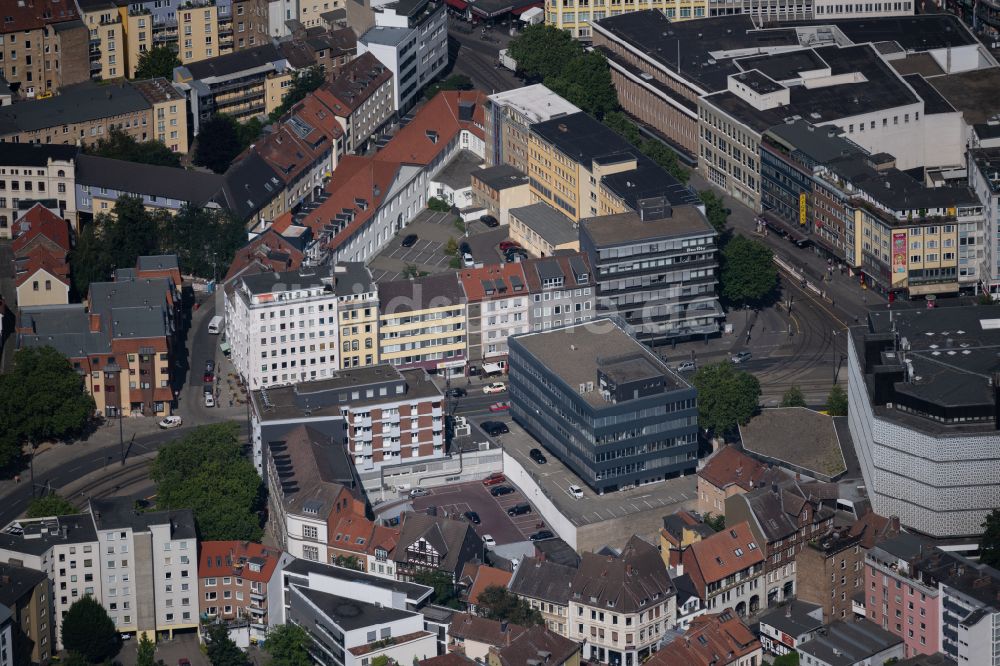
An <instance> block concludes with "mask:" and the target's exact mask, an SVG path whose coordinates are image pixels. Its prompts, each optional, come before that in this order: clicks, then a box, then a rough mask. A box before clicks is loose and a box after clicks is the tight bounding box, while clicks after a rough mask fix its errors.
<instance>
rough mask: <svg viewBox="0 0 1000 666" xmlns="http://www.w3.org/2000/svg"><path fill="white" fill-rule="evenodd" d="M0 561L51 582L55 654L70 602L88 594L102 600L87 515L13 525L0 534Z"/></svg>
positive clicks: (98, 565)
mask: <svg viewBox="0 0 1000 666" xmlns="http://www.w3.org/2000/svg"><path fill="white" fill-rule="evenodd" d="M0 561H3V562H7V563H10V564H16V565H18V566H23V567H30V568H32V569H38V570H39V571H44V572H45V573H46V574H47V575H48V577H49V580H51V581H52V596H53V599H52V604H51V608H52V621H53V622H54V623H55V627H54V629H55V630H54V632H53V633H54V635H55V639H56V649H57V650H61V649H62V617H63V615H64V614H65V613H66V611H68V610H69V607H70V606H72V605H73V602H75V601H77V600H78V599H80V598H81V597H83V596H86V595H88V594H89V595H91V596H93V597H94V598H95V599H101V598H102V594H101V592H102V590H101V555H100V548H99V547H98V542H97V532H96V530H95V529H94V521H93V520H91V518H90V516H89V515H88V514H80V515H75V516H60V517H58V518H35V519H21V520H16V521H14V522H13V523H11V524H10V525H8V526H7V527H5V528H4V529H3V530H2V531H0Z"/></svg>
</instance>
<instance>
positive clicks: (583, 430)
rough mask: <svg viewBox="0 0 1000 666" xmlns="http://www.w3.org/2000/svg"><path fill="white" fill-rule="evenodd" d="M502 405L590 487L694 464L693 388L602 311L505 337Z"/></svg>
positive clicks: (631, 482) (627, 482)
mask: <svg viewBox="0 0 1000 666" xmlns="http://www.w3.org/2000/svg"><path fill="white" fill-rule="evenodd" d="M508 347H509V350H510V351H509V357H508V369H509V379H510V387H509V388H510V398H511V413H512V414H513V416H514V420H515V421H516V422H517V423H518V424H520V425H521V426H522V427H524V428H525V430H527V431H528V432H529V433H530V434H531V435H532V436H533V437H535V439H537V440H538V441H539V442H541V443H542V445H544V446H545V447H546V448H547V449H549V450H550V451H552V453H553V454H554V455H557V456H558V457H559V459H560V460H562V461H563V463H564V464H566V465H567V466H568V467H569V468H570V469H572V470H573V472H574V473H575V474H576V475H577V476H579V477H580V479H582V480H583V481H584V482H585V483H586V484H587V485H589V486H590V487H591V488H593V489H594V490H595V491H596V492H610V491H614V490H618V489H623V488H629V487H632V486H635V485H639V484H642V483H650V482H654V481H658V480H662V479H669V478H674V477H677V476H680V475H682V474H688V473H692V472H694V468H695V465H696V463H697V457H698V456H697V441H696V440H697V425H696V423H695V421H696V418H695V414H696V412H697V407H696V403H697V399H696V392H695V390H694V388H692V387H691V385H690V384H688V383H687V382H686V381H684V380H683V379H682V378H680V377H679V376H677V375H676V374H674V373H673V372H672V371H671V370H669V369H668V368H667V366H666V364H664V362H663V361H662V360H661V359H660V358H659V357H658V356H656V355H655V354H653V353H651V352H650V351H649V349H647V348H646V347H645V346H643V345H642V344H640V343H639V342H638V341H636V339H635V338H634V337H632V336H630V335H629V334H628V333H626V332H625V330H624V329H623V328H622V327H621V326H620V325H619V323H617V322H615V321H614V320H611V319H599V320H595V321H593V322H585V323H581V324H573V325H572V326H564V327H562V328H558V329H552V330H550V331H542V332H537V333H535V332H532V333H529V334H526V335H520V336H517V337H515V338H511V339H510V340H508Z"/></svg>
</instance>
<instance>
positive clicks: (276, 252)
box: [223, 217, 303, 282]
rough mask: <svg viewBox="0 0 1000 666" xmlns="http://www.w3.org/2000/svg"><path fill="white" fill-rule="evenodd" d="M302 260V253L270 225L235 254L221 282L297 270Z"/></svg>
mask: <svg viewBox="0 0 1000 666" xmlns="http://www.w3.org/2000/svg"><path fill="white" fill-rule="evenodd" d="M278 219H279V220H280V219H281V218H278ZM289 219H290V217H289ZM302 258H303V254H302V252H301V251H300V250H299V249H298V248H297V247H295V246H294V245H292V244H291V243H289V242H288V241H287V240H286V239H284V238H282V237H281V235H280V234H279V233H277V231H276V230H275V228H274V225H272V226H271V228H270V229H268V230H267V231H265V232H263V233H262V234H260V235H258V236H257V237H256V238H254V239H253V240H252V241H250V242H249V243H247V244H246V245H244V246H243V247H242V248H241V249H240V250H238V251H237V252H236V256H235V257H233V263H231V264H230V265H229V270H228V271H227V272H226V277H225V280H223V282H229V281H230V280H232V279H233V278H235V277H237V276H239V275H253V274H256V273H263V272H265V271H275V272H278V271H294V270H298V268H299V266H301V265H302Z"/></svg>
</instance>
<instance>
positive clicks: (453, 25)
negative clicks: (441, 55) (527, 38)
mask: <svg viewBox="0 0 1000 666" xmlns="http://www.w3.org/2000/svg"><path fill="white" fill-rule="evenodd" d="M509 41H510V35H509V34H508V33H507V32H506V31H505V30H503V29H502V28H500V27H497V28H494V29H492V30H487V31H486V39H484V38H483V34H482V30H481V28H479V27H473V26H471V25H470V24H469V23H467V22H466V21H463V20H461V19H456V18H455V17H453V16H449V17H448V62H449V64H450V68H451V69H450V71H449V72H448V73H449V74H464V75H466V76H468V77H469V78H470V79H472V83H473V84H474V85H475V87H476V88H477V89H479V90H482V91H485V92H487V93H490V94H492V93H496V92H503V91H505V90H510V89H512V88H519V87H521V86H523V85H524V83H523V82H522V81H521V80H520V79H518V78H517V77H516V76H514V73H513V72H511V71H509V70H507V69H505V68H501V67H498V66H497V65H498V63H499V60H500V49H502V48H506V46H507V43H508V42H509Z"/></svg>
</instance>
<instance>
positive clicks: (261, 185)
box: [213, 150, 284, 221]
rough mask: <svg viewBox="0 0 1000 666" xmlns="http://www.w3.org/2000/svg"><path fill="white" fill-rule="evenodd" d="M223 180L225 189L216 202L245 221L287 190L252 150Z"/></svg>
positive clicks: (215, 197)
mask: <svg viewBox="0 0 1000 666" xmlns="http://www.w3.org/2000/svg"><path fill="white" fill-rule="evenodd" d="M222 178H223V180H222V186H221V187H220V188H219V191H218V192H216V194H215V195H214V197H213V201H215V202H216V203H218V204H219V205H220V206H223V207H225V208H227V209H228V210H229V211H230V212H231V213H232V214H233V215H234V216H236V218H237V219H240V220H244V221H245V220H248V219H250V218H251V217H253V216H254V215H255V214H256V213H257V211H259V210H260V209H261V208H263V207H264V206H266V205H267V204H268V203H269V202H270V201H272V200H273V199H274V198H275V197H277V196H279V195H280V194H281V193H282V191H283V190H284V185H283V184H282V182H281V180H279V179H278V174H277V173H275V171H274V169H273V168H271V165H269V164H268V163H267V162H266V161H265V160H264V158H262V157H261V156H260V155H258V154H257V153H256V152H255V151H252V150H251V151H248V152H244V154H243V156H242V157H238V158H237V159H236V160H234V161H233V163H232V164H230V165H229V168H228V169H226V173H225V175H223V177H222Z"/></svg>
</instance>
